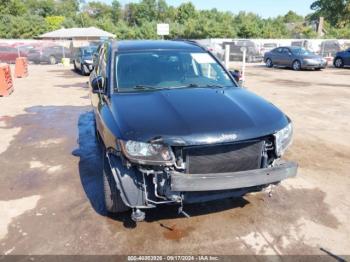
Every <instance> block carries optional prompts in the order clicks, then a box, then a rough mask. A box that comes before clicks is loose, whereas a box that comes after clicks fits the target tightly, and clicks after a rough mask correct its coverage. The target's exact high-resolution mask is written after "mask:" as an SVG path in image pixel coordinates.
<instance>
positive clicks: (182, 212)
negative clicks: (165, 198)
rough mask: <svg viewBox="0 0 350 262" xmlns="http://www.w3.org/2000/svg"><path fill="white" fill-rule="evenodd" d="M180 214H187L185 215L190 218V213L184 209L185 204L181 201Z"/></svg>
mask: <svg viewBox="0 0 350 262" xmlns="http://www.w3.org/2000/svg"><path fill="white" fill-rule="evenodd" d="M178 212H179V214H182V215H183V216H185V217H187V218H190V215H189V214H187V213H186V212H185V211H184V207H183V205H182V203H181V206H180V207H179V211H178Z"/></svg>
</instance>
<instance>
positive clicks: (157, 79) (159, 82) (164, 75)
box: [115, 51, 235, 92]
mask: <svg viewBox="0 0 350 262" xmlns="http://www.w3.org/2000/svg"><path fill="white" fill-rule="evenodd" d="M115 75H116V77H115V87H116V88H118V90H119V91H121V92H122V91H130V90H132V89H134V88H135V87H137V86H148V87H154V88H159V89H161V88H185V87H189V86H191V85H192V86H196V87H202V86H203V87H205V86H208V85H220V86H225V87H232V86H235V85H234V83H233V82H232V81H231V79H230V78H229V76H228V75H227V74H226V72H225V71H224V69H223V68H222V67H221V66H220V65H219V64H218V63H217V62H216V61H215V60H214V59H213V58H212V57H211V56H210V55H209V54H208V53H190V52H186V51H153V52H151V51H150V52H139V53H124V54H118V55H117V57H116V74H115Z"/></svg>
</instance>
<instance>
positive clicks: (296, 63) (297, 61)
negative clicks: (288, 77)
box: [292, 60, 301, 71]
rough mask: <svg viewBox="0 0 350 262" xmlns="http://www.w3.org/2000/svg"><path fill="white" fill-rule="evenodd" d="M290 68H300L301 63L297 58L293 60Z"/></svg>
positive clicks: (297, 69) (295, 69) (296, 69)
mask: <svg viewBox="0 0 350 262" xmlns="http://www.w3.org/2000/svg"><path fill="white" fill-rule="evenodd" d="M292 68H293V70H294V71H299V70H300V69H301V64H300V62H299V60H295V61H294V62H293V64H292Z"/></svg>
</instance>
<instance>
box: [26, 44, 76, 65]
mask: <svg viewBox="0 0 350 262" xmlns="http://www.w3.org/2000/svg"><path fill="white" fill-rule="evenodd" d="M70 57H71V52H70V50H69V49H68V48H66V47H63V46H59V45H54V46H46V47H41V48H34V49H31V50H30V51H29V53H28V60H29V61H31V62H34V63H35V64H40V63H49V64H51V65H54V64H57V63H60V62H61V61H62V58H70Z"/></svg>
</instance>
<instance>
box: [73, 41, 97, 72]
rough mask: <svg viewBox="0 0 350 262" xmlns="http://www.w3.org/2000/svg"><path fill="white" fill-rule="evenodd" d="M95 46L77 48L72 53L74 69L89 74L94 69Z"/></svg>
mask: <svg viewBox="0 0 350 262" xmlns="http://www.w3.org/2000/svg"><path fill="white" fill-rule="evenodd" d="M96 50H97V47H95V46H91V47H90V46H87V47H80V48H78V49H77V50H76V51H75V52H74V55H73V65H74V70H75V71H79V72H80V73H81V74H83V75H89V74H90V73H91V71H92V70H93V69H94V65H93V56H94V54H95V53H96Z"/></svg>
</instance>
